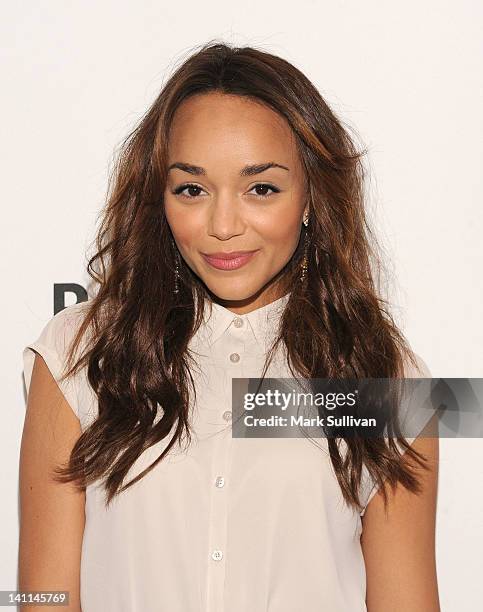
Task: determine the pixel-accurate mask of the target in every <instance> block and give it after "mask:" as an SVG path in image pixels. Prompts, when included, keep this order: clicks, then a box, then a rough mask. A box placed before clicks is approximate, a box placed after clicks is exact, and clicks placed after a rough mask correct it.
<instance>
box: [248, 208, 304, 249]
mask: <svg viewBox="0 0 483 612" xmlns="http://www.w3.org/2000/svg"><path fill="white" fill-rule="evenodd" d="M258 233H259V235H260V236H261V237H262V239H263V241H264V242H265V243H266V244H267V245H270V246H271V247H273V248H274V249H277V251H278V254H279V255H280V256H285V255H286V254H287V253H289V252H290V253H291V252H293V251H294V250H295V248H296V246H297V243H298V240H299V236H300V222H299V219H298V217H297V218H294V217H293V216H292V215H283V214H279V215H277V216H276V218H270V219H269V220H267V222H264V223H263V224H261V225H259V227H258Z"/></svg>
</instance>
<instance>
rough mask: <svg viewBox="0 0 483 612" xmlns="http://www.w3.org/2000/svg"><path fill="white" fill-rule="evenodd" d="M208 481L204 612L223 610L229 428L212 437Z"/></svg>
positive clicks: (229, 463)
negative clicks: (211, 457) (206, 567)
mask: <svg viewBox="0 0 483 612" xmlns="http://www.w3.org/2000/svg"><path fill="white" fill-rule="evenodd" d="M214 444H215V448H214V451H213V459H212V480H211V483H210V487H211V494H210V525H209V535H208V550H207V556H208V562H207V565H208V569H207V590H206V593H207V598H206V612H224V585H225V563H226V554H227V551H226V542H227V534H226V531H227V520H228V517H227V508H228V504H227V495H228V489H227V486H228V485H227V480H226V477H227V475H229V471H230V468H231V450H232V449H231V445H232V436H231V429H229V428H228V429H225V430H223V431H222V432H219V433H218V434H217V436H216V440H215V441H214Z"/></svg>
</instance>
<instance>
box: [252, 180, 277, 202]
mask: <svg viewBox="0 0 483 612" xmlns="http://www.w3.org/2000/svg"><path fill="white" fill-rule="evenodd" d="M253 189H256V190H257V193H254V194H253V195H254V196H256V197H258V198H269V197H270V196H272V195H273V194H274V193H280V189H277V187H275V186H274V185H270V184H269V183H257V184H256V185H254V186H253V187H252V189H251V190H250V191H253ZM267 189H271V191H272V193H268V194H267V192H266V190H267ZM260 191H261V193H260Z"/></svg>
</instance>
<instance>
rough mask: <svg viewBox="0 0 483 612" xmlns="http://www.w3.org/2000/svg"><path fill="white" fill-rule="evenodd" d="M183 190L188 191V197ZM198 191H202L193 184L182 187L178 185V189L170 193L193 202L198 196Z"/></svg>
mask: <svg viewBox="0 0 483 612" xmlns="http://www.w3.org/2000/svg"><path fill="white" fill-rule="evenodd" d="M185 189H187V190H188V192H189V194H190V195H187V194H185V193H183V191H185ZM199 191H203V189H201V187H200V186H199V185H195V184H194V183H185V184H184V185H180V186H179V187H176V189H174V191H173V192H172V193H174V194H175V195H182V196H183V198H186V199H187V200H193V199H195V198H197V197H198V196H199V195H200V194H199V193H198V192H199ZM193 192H195V193H193Z"/></svg>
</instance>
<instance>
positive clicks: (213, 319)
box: [203, 293, 290, 346]
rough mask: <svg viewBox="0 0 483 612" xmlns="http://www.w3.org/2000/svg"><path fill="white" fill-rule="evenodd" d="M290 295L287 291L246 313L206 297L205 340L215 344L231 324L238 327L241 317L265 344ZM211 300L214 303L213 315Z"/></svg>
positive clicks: (258, 340)
mask: <svg viewBox="0 0 483 612" xmlns="http://www.w3.org/2000/svg"><path fill="white" fill-rule="evenodd" d="M289 297H290V293H287V294H285V295H283V296H282V297H280V298H278V299H276V300H274V301H273V302H270V304H266V305H265V306H260V307H259V308H256V309H255V310H252V311H251V312H247V313H245V314H236V313H235V312H233V311H231V310H229V309H228V308H225V307H224V306H221V305H220V304H218V303H217V302H213V301H211V300H209V299H208V298H205V311H204V316H203V325H204V328H205V340H206V341H207V342H208V343H209V344H214V343H215V342H216V341H217V340H218V338H220V336H222V335H223V334H224V333H225V332H226V330H227V329H228V328H229V327H230V326H235V327H236V323H235V321H236V319H241V320H242V321H243V323H244V325H245V326H247V327H248V328H249V329H250V331H251V332H252V334H253V335H254V337H255V339H256V341H257V342H258V343H259V344H261V345H263V346H265V345H266V343H267V341H269V340H270V338H271V336H272V335H273V333H274V332H276V331H277V329H276V328H277V324H278V321H279V319H280V316H281V315H282V313H283V311H284V308H285V305H286V303H287V301H288V299H289ZM210 301H211V305H212V309H211V316H210V304H209V302H210Z"/></svg>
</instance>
